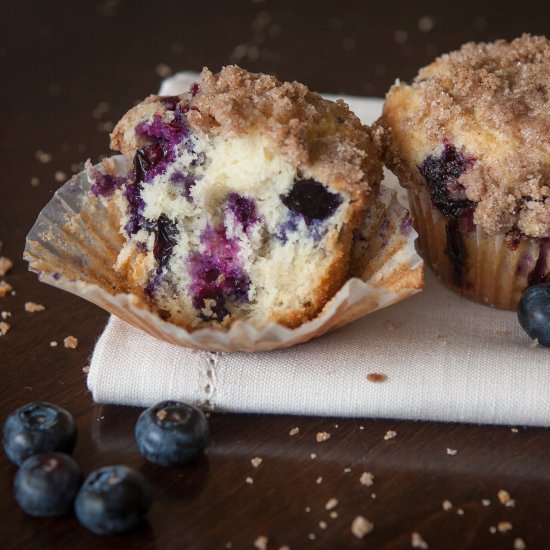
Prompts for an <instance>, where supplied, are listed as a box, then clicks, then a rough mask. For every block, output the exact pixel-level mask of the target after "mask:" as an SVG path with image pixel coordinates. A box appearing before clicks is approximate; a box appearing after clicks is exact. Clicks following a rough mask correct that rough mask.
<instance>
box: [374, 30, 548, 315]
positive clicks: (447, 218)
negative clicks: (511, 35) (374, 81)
mask: <svg viewBox="0 0 550 550" xmlns="http://www.w3.org/2000/svg"><path fill="white" fill-rule="evenodd" d="M380 124H381V125H382V126H383V127H384V128H385V129H386V130H387V132H386V140H385V141H386V142H385V146H384V153H383V154H384V159H385V162H386V164H387V165H388V166H389V168H390V169H391V170H392V171H393V172H395V174H396V175H397V176H398V178H399V180H400V183H401V184H402V185H403V186H405V187H406V188H407V189H408V193H409V198H410V203H411V211H412V213H413V216H414V218H415V224H416V227H417V230H418V232H419V238H420V246H421V251H422V253H423V255H424V258H425V259H426V260H427V261H428V262H429V263H430V264H431V266H432V268H433V269H434V270H435V271H436V273H437V274H438V275H439V276H440V277H441V279H442V280H443V281H444V282H446V283H447V284H448V285H449V286H451V287H452V288H453V289H455V290H457V291H458V292H460V293H461V294H463V295H464V296H466V297H468V298H471V299H473V300H476V301H479V302H482V303H486V304H490V305H492V306H495V307H499V308H504V309H515V308H516V307H517V304H518V301H519V298H520V296H521V294H522V292H523V291H524V290H525V288H526V287H528V286H530V285H532V284H535V283H539V282H542V281H549V280H550V42H549V41H548V39H546V38H545V37H542V36H539V37H534V36H529V35H523V36H522V37H520V38H517V39H515V40H513V41H512V42H507V41H504V40H499V41H497V42H494V43H491V44H474V43H469V44H466V45H464V46H463V47H462V48H461V49H460V50H458V51H456V52H452V53H450V54H447V55H443V56H441V57H440V58H438V59H436V60H435V61H434V62H433V63H432V64H431V65H428V66H427V67H425V68H423V69H421V70H420V71H419V73H418V75H417V76H416V78H415V79H414V80H413V82H412V83H411V84H406V83H399V82H398V83H396V84H395V85H394V86H393V87H392V88H391V89H390V91H389V92H388V94H387V97H386V103H385V106H384V111H383V115H382V117H381V119H380Z"/></svg>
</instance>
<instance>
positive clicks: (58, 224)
mask: <svg viewBox="0 0 550 550" xmlns="http://www.w3.org/2000/svg"><path fill="white" fill-rule="evenodd" d="M112 160H113V162H114V166H115V168H116V170H117V171H119V172H120V173H126V172H127V171H128V170H129V169H130V166H129V163H128V160H127V159H125V158H124V157H123V156H116V157H112ZM416 237H417V234H416V232H415V231H414V229H413V228H412V224H411V219H410V216H409V213H408V211H407V210H406V209H405V208H404V207H402V206H401V205H400V204H399V203H398V201H397V199H396V196H395V193H394V192H392V191H389V190H388V189H385V188H383V189H382V191H381V193H380V199H379V201H378V202H377V203H376V204H375V205H374V206H373V207H372V208H371V209H370V210H369V211H368V212H367V215H366V217H365V220H364V223H363V225H362V227H361V228H360V231H358V234H357V238H356V243H355V246H354V250H353V259H352V272H353V275H355V276H354V277H352V278H350V279H349V280H348V281H347V282H346V283H345V284H344V285H343V287H342V288H341V289H340V290H339V291H338V292H337V293H336V295H335V296H334V297H333V298H332V299H331V300H330V302H328V303H327V304H326V306H325V308H324V309H323V310H322V312H321V313H320V314H319V315H318V316H317V317H316V318H315V319H313V320H311V321H309V322H307V323H304V324H303V325H301V326H299V327H297V328H294V329H289V328H287V327H284V326H281V325H278V324H275V323H273V324H270V325H268V326H266V327H264V328H261V329H258V328H256V327H254V326H252V325H250V324H248V323H246V322H244V321H240V320H237V321H236V322H234V323H233V324H232V325H231V327H230V328H229V329H226V330H221V329H214V328H201V329H197V330H195V331H193V332H189V331H187V330H185V329H184V328H182V327H180V326H178V325H175V324H172V323H169V322H167V321H164V320H163V319H161V318H160V316H159V315H158V312H157V311H156V310H155V307H154V304H152V303H151V302H150V301H149V300H148V299H147V298H146V297H145V295H144V293H143V289H141V288H136V287H133V288H132V286H131V284H130V282H129V281H130V280H131V279H130V278H129V277H126V276H125V274H124V273H123V272H117V271H115V269H114V264H115V262H116V258H117V256H118V253H119V252H120V250H121V248H122V246H123V244H124V238H123V236H122V235H121V233H120V213H119V211H118V208H117V206H116V205H115V204H114V201H113V202H109V201H101V200H98V199H95V198H94V197H93V195H92V194H91V193H90V182H89V180H88V177H87V175H86V173H85V172H81V173H79V174H77V175H75V176H73V177H72V178H71V179H70V180H69V181H68V182H67V183H66V184H65V185H63V186H62V187H61V188H60V189H59V190H58V191H57V192H56V193H55V195H54V197H53V198H52V200H51V201H50V202H49V203H48V205H47V206H46V207H45V208H44V209H43V210H42V212H41V213H40V215H39V216H38V219H37V221H36V223H35V224H34V226H33V228H32V229H31V231H30V233H29V235H28V236H27V242H26V247H25V254H24V257H25V259H26V260H27V261H28V262H29V268H30V270H32V271H34V272H35V273H37V274H38V277H39V279H40V280H41V281H42V282H44V283H48V284H50V285H53V286H56V287H58V288H61V289H63V290H66V291H68V292H72V293H73V294H76V295H78V296H80V297H82V298H84V299H86V300H89V301H90V302H93V303H94V304H96V305H98V306H99V307H102V308H103V309H105V310H107V311H109V312H110V313H112V314H113V315H116V316H117V317H119V318H121V319H123V320H124V321H126V322H127V323H130V324H131V325H133V326H135V327H137V328H139V329H141V330H144V331H145V332H148V333H149V334H151V335H152V336H155V337H156V338H159V339H160V340H164V341H166V342H169V343H171V344H176V345H181V346H188V347H191V348H195V349H201V350H208V351H224V352H231V351H268V350H273V349H279V348H285V347H289V346H293V345H296V344H300V343H302V342H306V341H308V340H310V339H312V338H315V337H317V336H320V335H322V334H324V333H326V332H328V331H329V330H332V329H335V328H337V327H340V326H342V325H345V324H347V323H350V322H351V321H353V320H355V319H357V318H359V317H362V316H363V315H367V314H368V313H372V312H373V311H376V310H378V309H381V308H383V307H386V306H389V305H391V304H394V303H396V302H399V301H400V300H403V299H405V298H407V297H409V296H411V295H413V294H415V293H417V292H418V291H420V290H421V289H422V287H423V262H422V259H421V258H420V256H418V254H417V253H416V251H415V246H414V241H415V239H416Z"/></svg>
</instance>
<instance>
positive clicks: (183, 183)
mask: <svg viewBox="0 0 550 550" xmlns="http://www.w3.org/2000/svg"><path fill="white" fill-rule="evenodd" d="M200 179H201V177H200V176H194V175H192V174H184V173H183V172H182V171H181V170H177V171H176V172H174V173H173V174H172V175H171V176H170V181H171V182H172V183H173V184H175V185H176V186H178V187H179V188H180V189H181V195H182V196H183V197H185V199H186V200H187V202H193V196H192V195H191V189H192V188H193V187H195V185H196V184H197V181H198V180H200Z"/></svg>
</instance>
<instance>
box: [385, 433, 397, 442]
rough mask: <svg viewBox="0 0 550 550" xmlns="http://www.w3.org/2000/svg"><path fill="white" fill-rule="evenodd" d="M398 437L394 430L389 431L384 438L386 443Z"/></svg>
mask: <svg viewBox="0 0 550 550" xmlns="http://www.w3.org/2000/svg"><path fill="white" fill-rule="evenodd" d="M396 435H397V432H394V431H393V430H388V431H387V432H386V435H385V436H384V441H387V440H388V439H393V438H394V437H395V436H396Z"/></svg>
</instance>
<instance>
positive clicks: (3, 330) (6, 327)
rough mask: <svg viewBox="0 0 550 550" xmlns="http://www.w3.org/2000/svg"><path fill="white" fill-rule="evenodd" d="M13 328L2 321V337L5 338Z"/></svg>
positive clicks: (0, 323)
mask: <svg viewBox="0 0 550 550" xmlns="http://www.w3.org/2000/svg"><path fill="white" fill-rule="evenodd" d="M10 328H11V326H10V325H8V323H5V322H4V321H0V336H5V335H6V334H7V333H8V330H10Z"/></svg>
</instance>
